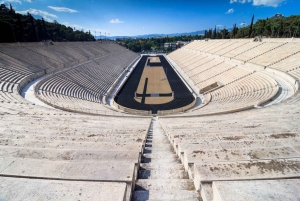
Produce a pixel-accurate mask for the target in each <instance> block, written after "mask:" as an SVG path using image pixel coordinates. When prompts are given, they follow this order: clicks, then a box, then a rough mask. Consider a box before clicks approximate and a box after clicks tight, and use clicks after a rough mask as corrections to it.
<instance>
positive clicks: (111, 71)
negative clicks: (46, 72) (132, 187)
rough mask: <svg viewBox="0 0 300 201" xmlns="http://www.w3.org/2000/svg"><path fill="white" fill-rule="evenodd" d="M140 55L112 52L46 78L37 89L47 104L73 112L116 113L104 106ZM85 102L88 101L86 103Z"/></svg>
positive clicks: (127, 52)
mask: <svg viewBox="0 0 300 201" xmlns="http://www.w3.org/2000/svg"><path fill="white" fill-rule="evenodd" d="M119 55H120V57H119ZM137 58H138V56H137V55H136V54H135V53H133V52H129V51H122V52H121V53H118V54H117V55H116V54H115V55H109V56H105V57H101V58H100V59H97V60H94V61H91V62H89V63H85V64H83V65H81V66H78V67H76V68H73V69H70V70H67V71H64V72H62V73H58V74H55V75H54V76H50V77H49V78H45V79H44V80H43V81H42V82H41V84H40V85H39V86H38V87H37V88H36V90H38V91H39V92H38V93H39V98H40V99H42V100H43V101H44V102H46V103H50V104H51V105H53V106H58V107H59V108H66V109H68V110H69V109H71V108H72V111H80V112H92V113H96V114H99V113H101V111H102V112H103V113H105V114H106V113H109V112H110V113H113V111H111V110H109V109H108V108H106V107H104V106H103V105H101V103H102V100H103V97H104V96H106V94H107V92H108V90H109V89H110V87H111V86H112V85H113V84H114V82H115V81H116V80H117V79H118V77H119V76H120V75H122V73H123V72H124V70H125V69H126V67H127V66H128V65H129V64H130V63H131V62H132V61H134V60H136V59H137ZM85 101H89V104H87V103H86V102H85Z"/></svg>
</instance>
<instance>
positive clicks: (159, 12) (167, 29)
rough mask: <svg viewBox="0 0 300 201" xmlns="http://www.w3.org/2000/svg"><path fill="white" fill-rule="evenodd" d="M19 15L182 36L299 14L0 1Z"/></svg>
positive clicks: (255, 5) (172, 4)
mask: <svg viewBox="0 0 300 201" xmlns="http://www.w3.org/2000/svg"><path fill="white" fill-rule="evenodd" d="M0 3H5V4H12V5H13V7H14V8H15V10H16V11H17V12H19V13H27V11H28V12H30V13H31V14H35V15H40V16H43V17H44V18H45V19H46V20H48V21H53V20H57V21H58V22H59V23H62V24H65V25H69V26H71V27H76V28H77V29H84V30H85V31H88V30H91V32H92V34H94V33H95V31H96V35H99V33H100V32H101V34H102V35H104V33H107V35H108V33H110V35H111V36H134V35H142V34H154V33H160V34H161V33H163V34H170V33H182V32H192V31H199V30H204V29H209V28H213V27H214V26H215V25H219V26H220V27H223V26H226V27H227V28H229V27H232V25H233V24H234V23H237V25H240V24H241V23H243V22H245V23H246V24H249V23H250V21H251V17H252V14H254V15H255V21H256V20H257V19H265V18H267V17H271V16H273V15H274V14H275V13H281V14H283V15H285V16H290V15H299V14H300V9H299V8H300V1H299V0H188V1H187V0H185V1H184V0H173V1H169V0H84V1H76V0H0Z"/></svg>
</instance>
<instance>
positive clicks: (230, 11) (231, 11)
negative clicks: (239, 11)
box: [225, 8, 234, 14]
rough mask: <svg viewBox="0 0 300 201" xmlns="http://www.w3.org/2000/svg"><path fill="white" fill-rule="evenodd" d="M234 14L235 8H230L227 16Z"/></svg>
mask: <svg viewBox="0 0 300 201" xmlns="http://www.w3.org/2000/svg"><path fill="white" fill-rule="evenodd" d="M233 12H234V9H233V8H230V9H229V10H228V11H227V12H226V13H225V14H231V13H233Z"/></svg>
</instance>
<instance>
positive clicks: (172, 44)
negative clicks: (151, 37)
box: [164, 43, 176, 50]
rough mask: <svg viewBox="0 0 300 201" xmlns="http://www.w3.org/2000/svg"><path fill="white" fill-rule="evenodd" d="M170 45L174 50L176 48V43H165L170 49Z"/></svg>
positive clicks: (165, 46) (166, 47)
mask: <svg viewBox="0 0 300 201" xmlns="http://www.w3.org/2000/svg"><path fill="white" fill-rule="evenodd" d="M168 47H171V48H172V50H176V43H165V45H164V48H165V49H168Z"/></svg>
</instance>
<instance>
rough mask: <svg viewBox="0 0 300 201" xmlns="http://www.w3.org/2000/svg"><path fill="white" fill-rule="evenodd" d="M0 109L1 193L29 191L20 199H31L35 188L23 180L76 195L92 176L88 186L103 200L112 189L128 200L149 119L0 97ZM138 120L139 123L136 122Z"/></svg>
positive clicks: (119, 196)
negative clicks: (68, 109) (80, 111)
mask: <svg viewBox="0 0 300 201" xmlns="http://www.w3.org/2000/svg"><path fill="white" fill-rule="evenodd" d="M0 94H1V95H3V94H5V93H0ZM8 94H9V95H10V94H11V93H8ZM0 98H1V97H0ZM0 114H1V115H0V164H1V165H0V175H1V176H2V177H0V180H1V181H3V182H5V186H3V185H4V184H3V183H1V184H0V186H1V190H0V192H1V198H6V199H10V198H11V199H14V200H15V199H16V198H17V197H18V195H15V194H9V193H8V191H9V190H10V191H14V190H18V192H19V193H20V194H21V195H22V194H23V195H24V194H26V193H29V195H26V196H25V197H23V199H25V198H26V197H27V196H28V198H30V194H32V192H33V191H34V190H33V189H31V188H27V187H26V188H24V189H21V188H20V185H21V183H22V185H23V186H24V184H28V185H33V186H34V187H36V188H37V189H40V188H39V187H38V185H42V186H44V187H49V188H50V189H51V188H52V187H53V185H54V187H55V186H56V187H57V188H56V190H55V192H53V193H50V194H51V195H52V196H56V195H57V196H63V194H65V196H67V195H68V194H69V192H68V191H67V189H68V188H70V190H74V192H76V193H77V196H78V193H84V192H89V191H90V190H89V188H90V185H91V183H90V182H91V181H94V182H93V185H94V187H93V188H92V189H94V188H95V189H94V190H97V189H98V190H101V189H102V190H103V191H104V192H98V193H100V197H99V198H102V200H105V199H104V198H105V196H108V197H107V199H109V198H110V197H109V194H110V193H111V190H113V191H116V195H114V196H117V197H115V199H117V200H129V198H130V192H131V190H132V188H133V186H134V182H135V179H136V175H137V167H138V164H139V161H140V158H141V154H142V152H143V147H144V143H145V138H146V135H147V131H148V128H149V124H150V121H151V120H150V119H149V118H138V119H137V118H128V119H126V118H125V119H124V118H116V117H108V116H106V117H101V116H98V117H96V116H88V115H82V114H74V113H68V112H63V111H58V110H53V109H47V108H44V107H40V106H35V105H32V104H24V103H21V102H17V103H12V102H1V110H0ZM136 121H139V125H135V123H134V122H136ZM5 177H8V178H7V179H5ZM14 177H16V178H14ZM21 178H23V179H21ZM32 179H34V180H32ZM45 179H46V180H45ZM49 179H50V180H61V181H60V182H59V181H58V182H55V181H52V182H51V181H50V180H49ZM72 180H76V181H82V182H77V183H76V181H75V182H72ZM47 181H48V182H47ZM95 181H96V182H95ZM99 181H103V182H108V183H101V182H99ZM9 184H15V185H12V186H9ZM77 185H79V186H81V187H82V190H83V192H81V191H80V189H79V188H77V187H76V186H77ZM54 187H53V188H54ZM110 188H112V189H110ZM40 190H41V189H40ZM48 190H49V189H48ZM36 193H37V195H39V196H45V195H46V194H47V193H46V192H44V191H40V192H37V191H36ZM50 194H49V195H50ZM92 195H93V194H91V196H92ZM3 196H4V197H3ZM70 196H71V195H70ZM83 196H85V195H83ZM102 196H104V197H102ZM71 197H72V196H71ZM42 198H44V197H42ZM61 198H62V199H63V197H61ZM97 198H98V195H97ZM34 199H36V198H34ZM68 199H69V198H68ZM91 199H96V198H95V197H93V196H92V197H91ZM115 199H114V200H115Z"/></svg>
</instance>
